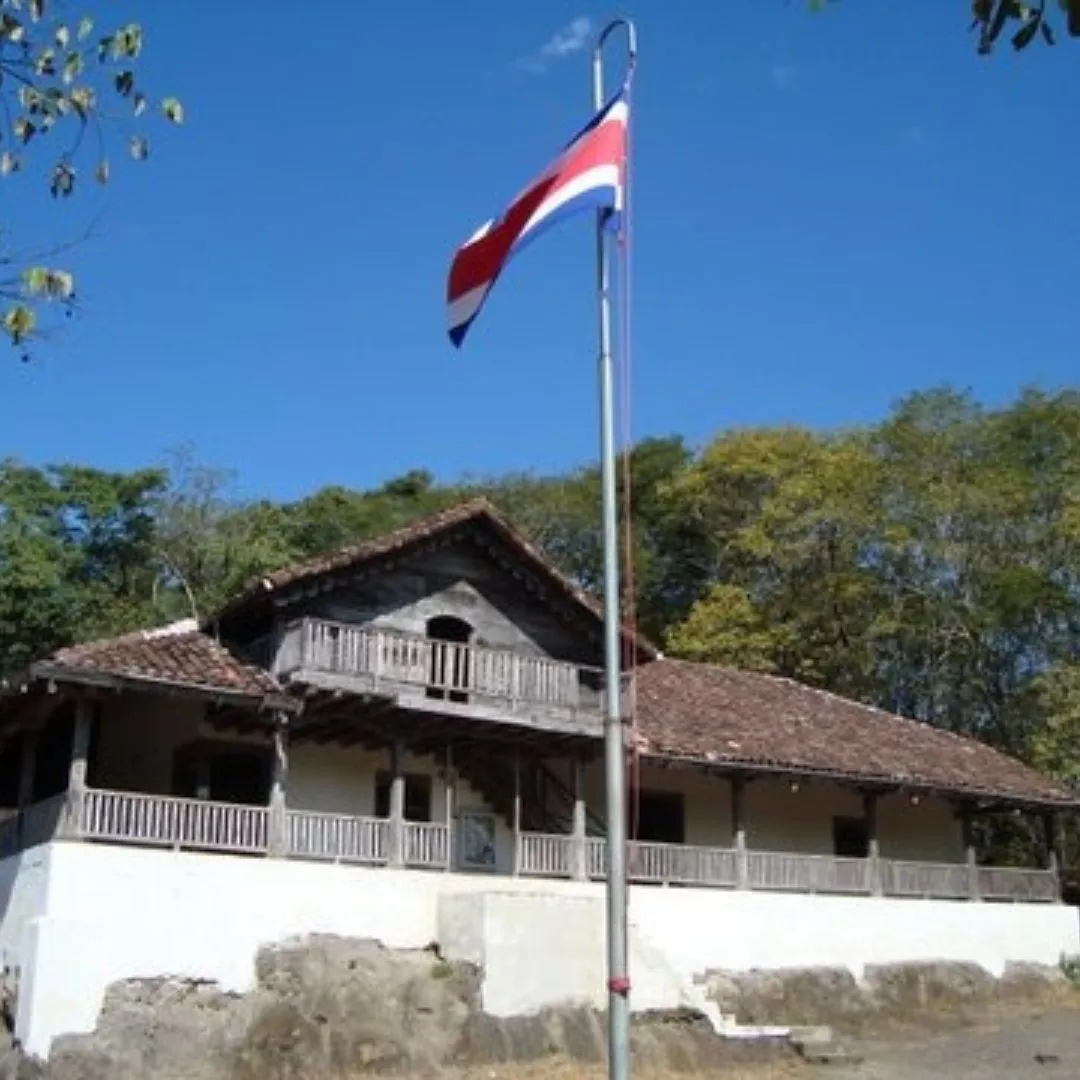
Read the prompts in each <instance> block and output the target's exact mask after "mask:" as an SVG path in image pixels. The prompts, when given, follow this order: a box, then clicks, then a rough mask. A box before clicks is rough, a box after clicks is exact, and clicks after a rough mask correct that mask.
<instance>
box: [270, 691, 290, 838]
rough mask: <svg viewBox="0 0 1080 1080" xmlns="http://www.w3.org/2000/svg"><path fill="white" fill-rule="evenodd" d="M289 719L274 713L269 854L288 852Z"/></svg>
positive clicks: (284, 714)
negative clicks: (286, 792) (286, 798)
mask: <svg viewBox="0 0 1080 1080" xmlns="http://www.w3.org/2000/svg"><path fill="white" fill-rule="evenodd" d="M288 724H289V719H288V715H287V714H286V713H283V712H279V713H275V715H274V735H273V739H274V743H273V752H274V756H273V761H272V762H271V773H270V812H269V836H268V837H267V847H268V851H269V854H271V855H279V856H282V857H284V856H285V855H288V854H289V819H288V812H287V810H286V806H285V790H286V787H287V785H288V780H289V727H288Z"/></svg>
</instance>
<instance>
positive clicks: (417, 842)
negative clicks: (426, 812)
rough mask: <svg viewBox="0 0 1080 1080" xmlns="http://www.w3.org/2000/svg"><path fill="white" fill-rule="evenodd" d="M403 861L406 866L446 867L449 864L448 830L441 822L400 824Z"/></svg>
mask: <svg viewBox="0 0 1080 1080" xmlns="http://www.w3.org/2000/svg"><path fill="white" fill-rule="evenodd" d="M402 830H403V832H402V846H403V849H404V851H403V861H404V863H405V865H406V866H419V867H425V866H433V867H446V866H448V865H449V863H450V830H449V829H448V828H447V827H446V825H445V824H444V823H442V822H428V821H406V822H403V823H402Z"/></svg>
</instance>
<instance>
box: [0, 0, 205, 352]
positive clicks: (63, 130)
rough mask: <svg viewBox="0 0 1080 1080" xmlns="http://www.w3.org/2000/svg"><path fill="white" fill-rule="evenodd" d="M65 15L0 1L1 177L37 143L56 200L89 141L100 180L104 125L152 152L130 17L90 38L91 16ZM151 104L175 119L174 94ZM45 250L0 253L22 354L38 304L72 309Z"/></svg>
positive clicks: (8, 316)
mask: <svg viewBox="0 0 1080 1080" xmlns="http://www.w3.org/2000/svg"><path fill="white" fill-rule="evenodd" d="M63 15H64V11H63V5H62V4H61V3H59V2H58V0H57V2H55V3H54V2H53V0H0V148H2V149H0V179H10V178H12V177H14V176H15V175H16V174H18V173H21V172H23V170H24V166H25V162H26V158H27V156H28V154H30V153H31V151H32V148H34V147H37V146H45V147H47V149H45V150H42V153H45V154H47V155H48V162H49V164H48V170H47V176H48V186H49V193H50V194H51V195H52V197H53V198H54V199H66V198H69V197H70V196H72V195H73V194H74V193H75V190H76V186H77V184H78V181H79V177H80V169H81V167H82V159H83V157H84V156H86V155H87V154H88V153H89V151H87V149H86V146H87V143H88V141H89V142H90V143H91V144H92V147H93V154H94V158H93V160H94V166H93V176H94V178H95V180H96V181H97V182H98V183H99V184H106V183H108V181H109V177H110V173H111V169H110V162H109V157H108V147H109V141H110V140H109V133H110V131H111V130H112V129H115V128H120V129H122V131H123V132H124V135H125V136H126V142H127V150H128V153H129V154H130V156H131V157H132V158H133V159H134V160H136V161H143V160H145V159H146V158H147V157H148V156H149V153H150V144H149V141H148V139H147V137H146V135H145V134H144V133H143V132H142V131H141V130H140V118H142V117H143V116H144V114H146V113H147V111H148V109H149V107H150V104H151V101H150V97H149V95H148V94H147V93H146V91H145V90H144V89H143V87H142V85H141V83H139V82H138V81H137V79H136V74H135V70H134V68H135V66H136V64H137V61H138V59H139V57H140V55H141V53H142V50H143V32H142V29H141V27H140V26H139V25H138V24H137V23H128V24H126V25H124V26H121V27H119V28H118V29H116V30H113V31H111V32H109V33H106V34H104V35H96V34H95V28H94V23H93V20H92V19H91V18H90V17H89V16H83V17H82V18H79V19H77V20H75V21H71V20H67V19H65V18H64V17H63ZM156 108H157V111H159V112H160V114H161V116H163V117H164V118H165V120H167V121H168V122H169V123H171V124H182V123H183V121H184V109H183V106H182V105H181V104H180V102H179V100H178V99H176V98H175V97H166V98H163V99H162V100H160V101H159V102H157V106H156ZM88 137H89V140H88ZM56 253H57V252H56V251H54V252H53V254H56ZM45 257H46V256H43V255H39V256H38V257H37V258H33V257H26V256H20V255H18V254H16V253H9V254H6V255H5V254H4V253H3V252H0V331H2V332H3V333H5V334H6V335H7V336H8V338H9V339H10V341H11V343H12V344H13V345H14V346H15V347H16V348H19V349H21V350H22V353H23V357H24V359H25V358H26V357H27V355H28V354H27V351H26V349H27V344H28V342H30V341H31V340H32V339H33V338H34V337H35V336H37V335H38V334H39V318H38V313H39V311H40V309H41V308H42V307H43V306H44V305H47V304H51V305H57V306H59V308H60V309H61V310H62V311H63V312H64V313H65V314H71V312H72V311H73V310H74V308H75V304H76V300H77V292H76V283H75V279H74V276H73V275H72V274H71V273H70V272H69V271H67V270H65V269H63V268H62V267H58V266H54V265H49V264H46V263H44V262H43V261H42V260H43V259H44V258H45Z"/></svg>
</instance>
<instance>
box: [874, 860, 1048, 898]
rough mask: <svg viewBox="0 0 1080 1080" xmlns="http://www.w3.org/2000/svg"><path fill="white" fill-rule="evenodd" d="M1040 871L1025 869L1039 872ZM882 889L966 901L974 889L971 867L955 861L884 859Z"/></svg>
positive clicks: (896, 894)
mask: <svg viewBox="0 0 1080 1080" xmlns="http://www.w3.org/2000/svg"><path fill="white" fill-rule="evenodd" d="M1038 872H1039V871H1024V873H1038ZM881 881H882V892H884V893H885V895H886V896H921V897H925V898H932V899H936V900H963V899H966V898H967V897H968V895H969V893H970V891H971V883H970V875H969V872H968V868H967V866H959V865H956V864H953V863H921V862H897V861H895V860H892V859H883V860H882V862H881Z"/></svg>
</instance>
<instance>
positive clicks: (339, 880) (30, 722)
mask: <svg viewBox="0 0 1080 1080" xmlns="http://www.w3.org/2000/svg"><path fill="white" fill-rule="evenodd" d="M624 637H625V643H626V648H627V653H628V655H632V656H633V657H634V667H633V669H632V675H631V676H630V679H629V681H628V687H627V689H628V692H627V694H626V699H625V712H626V714H627V717H626V731H627V746H628V767H629V769H630V779H631V803H632V807H631V812H630V822H629V826H630V831H631V835H632V837H633V839H632V840H631V842H630V844H629V851H628V865H629V874H630V877H631V881H632V887H631V912H630V916H631V939H630V945H631V973H632V989H631V1001H632V1004H633V1006H634V1007H635V1008H641V1009H644V1008H654V1007H663V1006H673V1005H678V1004H681V1003H685V1002H686V1000H687V995H688V993H689V990H688V987H691V986H692V984H693V980H694V979H695V978H696V977H698V976H700V975H702V974H703V973H704V972H706V971H707V970H709V969H729V970H746V969H751V968H755V967H757V968H762V967H764V968H779V967H793V966H812V965H844V966H846V967H849V968H851V969H853V970H854V971H855V972H856V973H858V972H860V971H861V969H862V967H863V966H864V965H866V964H868V963H875V962H887V961H903V960H927V959H946V960H966V961H974V962H978V963H981V964H983V965H984V966H986V967H987V968H989V969H991V970H992V971H998V972H1000V971H1001V970H1002V969H1003V968H1004V965H1005V964H1006V963H1008V962H1009V961H1033V962H1040V963H1047V964H1054V963H1056V962H1057V961H1058V960H1059V958H1060V956H1061V955H1062V954H1063V953H1076V952H1080V930H1078V924H1077V912H1076V910H1075V909H1073V908H1070V907H1067V906H1065V905H1063V904H1061V903H1060V889H1059V883H1058V873H1057V863H1056V857H1055V855H1054V852H1055V850H1056V844H1055V837H1056V835H1057V831H1056V827H1055V821H1058V822H1060V820H1061V815H1062V814H1064V813H1072V812H1075V811H1076V809H1077V800H1076V798H1075V796H1074V795H1072V794H1071V793H1070V792H1069V791H1067V790H1064V789H1062V788H1061V787H1060V786H1059V785H1058V784H1056V783H1054V782H1053V781H1051V780H1048V779H1047V778H1045V777H1043V776H1041V775H1038V774H1037V773H1035V772H1033V771H1032V770H1030V769H1029V768H1027V767H1026V766H1024V765H1022V764H1020V763H1019V762H1016V761H1014V760H1011V759H1009V758H1007V757H1004V756H1003V755H1001V754H999V753H997V752H995V751H994V750H992V749H990V748H988V747H986V746H984V745H981V744H979V743H977V742H973V741H970V740H966V739H963V738H959V737H957V736H955V735H951V734H946V733H944V732H941V731H938V730H935V729H933V728H931V727H928V726H926V725H923V724H920V723H916V722H914V721H911V720H906V719H902V718H900V717H897V716H892V715H889V714H887V713H885V712H882V711H879V710H877V709H873V708H868V707H866V706H863V705H859V704H856V703H854V702H850V701H845V700H843V699H841V698H838V697H836V696H833V695H831V694H827V693H823V692H820V691H817V690H812V689H808V688H806V687H804V686H801V685H799V684H797V683H794V682H791V681H788V680H786V679H780V678H772V677H768V676H763V675H755V674H748V673H744V672H738V671H732V670H726V669H720V668H713V667H708V666H702V665H695V664H691V663H686V662H681V661H674V660H667V659H664V658H663V657H662V656H661V655H660V654H659V653H658V652H657V650H656V649H655V648H654V647H653V646H651V645H650V644H649V643H648V642H646V641H644V640H642V639H640V638H638V637H635V636H633V635H631V634H630V633H629V632H626V634H625V635H624ZM601 655H602V624H601V619H600V616H599V614H598V608H597V606H596V604H595V603H594V601H592V600H591V599H590V598H589V597H587V596H586V595H584V594H583V593H582V592H581V591H580V590H578V589H577V588H575V587H574V585H573V584H571V583H570V582H569V581H567V580H566V579H565V578H564V577H562V576H561V575H560V574H559V573H558V572H556V571H555V570H554V569H553V568H552V567H551V566H550V565H549V564H548V563H547V562H545V560H544V559H543V558H542V557H541V556H540V555H539V554H538V553H537V551H535V550H534V549H533V548H532V547H531V546H530V545H529V544H528V543H527V542H526V541H525V540H524V539H523V538H522V537H521V536H520V535H519V534H518V533H517V532H515V530H514V529H513V528H512V527H511V526H510V525H509V524H508V523H507V522H506V521H504V520H503V519H502V518H501V517H499V515H498V514H496V513H495V512H494V511H493V510H492V509H491V508H490V507H489V506H488V505H487V504H486V503H483V502H479V503H478V502H473V503H468V504H465V505H463V506H460V507H457V508H454V509H452V510H449V511H446V512H444V513H442V514H439V515H437V516H435V517H432V518H429V519H426V520H423V521H421V522H419V523H416V524H414V525H412V526H410V527H408V528H405V529H402V530H400V531H398V532H396V533H393V534H391V535H388V536H385V537H382V538H380V539H377V540H374V541H371V542H368V543H364V544H361V545H358V546H355V547H352V548H349V549H347V550H345V551H342V552H340V553H338V554H335V555H333V556H330V557H327V558H323V559H320V560H317V561H314V562H312V563H309V564H306V565H301V566H295V567H291V568H289V569H286V570H283V571H280V572H278V573H275V574H271V575H269V576H267V577H265V578H263V579H262V580H260V581H257V582H255V583H254V584H253V585H252V586H251V587H249V588H248V589H247V590H246V591H244V592H243V593H242V594H241V595H240V596H238V597H236V598H235V599H234V600H233V601H232V602H230V603H229V604H228V605H227V606H226V607H225V609H224V610H222V611H221V612H219V613H218V614H217V615H216V616H215V617H214V619H212V620H211V621H209V622H208V623H207V624H206V625H204V626H202V627H197V626H194V625H188V626H174V627H167V628H164V629H161V630H155V631H146V632H142V633H135V634H129V635H125V636H123V637H119V638H115V639H112V640H108V641H99V642H94V643H91V644H87V645H80V646H76V647H74V648H70V649H65V650H62V651H61V652H59V653H57V654H55V655H54V656H52V657H49V658H47V659H44V660H42V661H41V662H39V663H36V664H34V665H33V666H32V667H31V668H30V670H29V671H28V672H27V674H26V676H25V678H24V679H22V680H20V681H19V682H18V683H17V684H13V685H11V686H9V687H8V688H7V691H6V693H5V694H4V696H3V698H2V699H0V737H2V739H3V744H2V745H3V750H2V752H0V805H2V806H7V807H9V809H8V810H6V811H4V812H3V813H4V815H5V816H4V818H3V821H2V823H0V855H2V859H0V896H2V897H3V906H2V908H0V915H2V917H0V958H2V961H3V964H4V967H5V968H6V969H7V970H8V971H9V972H10V973H12V974H13V975H14V976H16V977H17V980H18V1000H17V1016H16V1034H17V1037H18V1038H19V1039H20V1040H21V1041H22V1043H23V1045H24V1046H25V1047H26V1048H27V1049H28V1050H29V1051H30V1052H32V1053H35V1054H39V1055H44V1054H47V1053H48V1049H49V1046H50V1044H51V1041H52V1039H53V1038H54V1037H55V1036H57V1035H58V1034H61V1033H64V1032H77V1031H87V1030H91V1029H92V1028H93V1026H94V1024H95V1022H96V1019H97V1016H98V1012H99V1009H100V1006H101V1002H102V996H103V992H104V990H105V987H106V986H107V985H108V984H110V983H112V982H114V981H116V980H119V979H123V978H130V977H150V976H158V975H175V976H182V977H191V978H198V979H216V980H218V981H220V982H221V983H222V984H223V985H224V986H225V987H227V988H231V989H235V990H243V989H245V988H247V987H249V986H250V985H251V983H252V979H253V974H254V957H255V954H256V951H257V950H258V949H259V948H260V947H261V946H264V945H267V944H272V943H274V942H277V941H281V940H283V939H286V938H289V937H292V936H296V935H300V934H306V933H313V932H321V933H335V934H343V935H349V936H355V937H366V938H376V939H379V940H381V941H383V942H384V943H385V944H386V945H388V946H390V947H402V948H422V947H425V946H428V945H430V944H432V943H437V944H438V946H439V947H440V949H441V950H442V953H443V955H446V956H453V957H460V958H464V959H471V960H474V961H476V962H477V963H479V964H481V965H482V966H483V969H484V981H483V1002H484V1007H485V1008H487V1009H488V1011H490V1012H493V1013H497V1014H502V1015H507V1014H514V1013H518V1012H527V1011H530V1010H534V1009H537V1008H540V1007H542V1006H545V1005H549V1004H555V1003H558V1002H563V1001H569V1000H576V1001H593V1002H596V1003H597V1004H598V1005H600V1004H603V1002H604V1001H605V995H606V988H605V981H604V971H603V956H604V945H603V942H604V921H603V899H602V896H603V888H602V882H603V878H604V873H605V851H604V809H603V808H604V800H603V789H602V774H601V763H600V759H601V746H602V715H603V688H602V685H603V680H602V676H601V671H600V663H601ZM1003 811H1004V812H1015V813H1018V814H1023V815H1029V816H1030V817H1031V818H1032V819H1033V820H1035V821H1037V822H1038V823H1039V825H1040V828H1043V829H1044V830H1045V836H1046V839H1047V844H1046V850H1047V853H1048V855H1047V859H1046V864H1045V865H1044V866H1042V867H1039V868H1019V867H1000V866H986V865H980V864H979V862H978V861H977V859H976V857H975V849H974V847H973V845H972V843H971V826H972V822H973V821H975V820H976V819H977V818H978V816H979V815H983V814H988V813H1001V812H1003Z"/></svg>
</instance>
